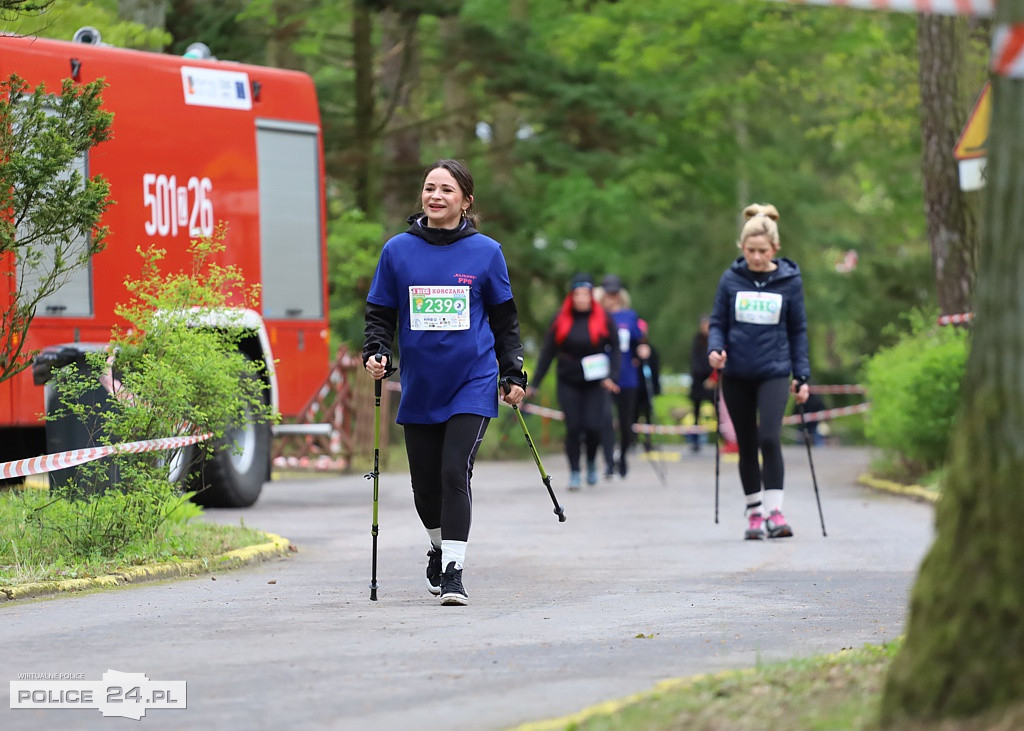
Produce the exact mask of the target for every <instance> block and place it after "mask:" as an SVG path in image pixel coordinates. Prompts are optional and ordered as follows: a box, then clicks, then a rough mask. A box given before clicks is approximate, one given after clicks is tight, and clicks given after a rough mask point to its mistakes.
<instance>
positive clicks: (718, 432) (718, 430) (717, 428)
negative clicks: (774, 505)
mask: <svg viewBox="0 0 1024 731" xmlns="http://www.w3.org/2000/svg"><path fill="white" fill-rule="evenodd" d="M715 373H716V375H717V376H718V377H717V378H715V525H717V524H718V464H719V457H718V449H719V447H718V439H719V436H720V435H721V430H722V426H721V423H720V422H721V417H719V415H718V399H719V398H720V396H719V391H720V390H721V386H722V374H721V373H718V371H715Z"/></svg>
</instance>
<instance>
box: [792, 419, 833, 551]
mask: <svg viewBox="0 0 1024 731" xmlns="http://www.w3.org/2000/svg"><path fill="white" fill-rule="evenodd" d="M796 410H797V413H798V414H800V428H801V430H802V431H803V433H804V444H806V445H807V462H808V463H809V464H810V465H811V483H812V484H813V485H814V499H815V500H817V501H818V519H819V520H821V535H823V536H826V537H827V536H828V533H826V532H825V516H824V515H823V514H822V512H821V497H820V496H819V495H818V478H817V477H815V476H814V458H813V457H811V433H810V432H809V431H807V422H806V421H805V420H804V405H803V404H802V403H800V402H799V401H797V402H796Z"/></svg>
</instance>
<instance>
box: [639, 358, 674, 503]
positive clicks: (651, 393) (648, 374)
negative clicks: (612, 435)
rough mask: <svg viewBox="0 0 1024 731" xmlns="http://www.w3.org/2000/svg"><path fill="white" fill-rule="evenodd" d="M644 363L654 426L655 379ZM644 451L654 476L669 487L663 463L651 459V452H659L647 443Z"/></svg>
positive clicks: (647, 365) (648, 365)
mask: <svg viewBox="0 0 1024 731" xmlns="http://www.w3.org/2000/svg"><path fill="white" fill-rule="evenodd" d="M642 363H643V372H644V383H645V384H646V386H647V404H648V409H649V411H648V416H649V417H650V425H651V426H654V422H655V418H654V378H653V376H651V366H650V364H649V363H648V362H647V361H646V360H644V361H642ZM639 438H640V437H639V436H637V439H639ZM651 438H652V437H650V436H648V439H651ZM644 450H645V451H646V452H647V461H648V462H650V463H651V467H653V468H654V474H656V475H657V476H658V481H659V482H660V483H661V484H662V486H665V485H667V484H668V483H666V482H665V471H664V470H663V469H662V466H661V463H660V462H658V460H656V459H654V460H652V459H651V458H650V456H651V451H657V450H654V448H653V446H652V445H651V444H649V443H647V442H645V443H644ZM659 454H660V453H659Z"/></svg>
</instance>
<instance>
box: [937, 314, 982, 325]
mask: <svg viewBox="0 0 1024 731" xmlns="http://www.w3.org/2000/svg"><path fill="white" fill-rule="evenodd" d="M973 319H974V313H973V312H961V313H959V314H956V315H941V316H940V317H939V324H940V325H964V324H966V323H968V322H970V321H971V320H973Z"/></svg>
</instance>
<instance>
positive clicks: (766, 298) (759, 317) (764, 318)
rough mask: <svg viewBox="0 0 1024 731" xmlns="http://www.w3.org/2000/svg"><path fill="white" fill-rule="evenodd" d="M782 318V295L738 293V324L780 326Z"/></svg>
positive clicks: (773, 293)
mask: <svg viewBox="0 0 1024 731" xmlns="http://www.w3.org/2000/svg"><path fill="white" fill-rule="evenodd" d="M781 316H782V295H781V294H778V293H776V292H737V293H736V322H748V323H750V324H752V325H778V324H779V318H780V317H781Z"/></svg>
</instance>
